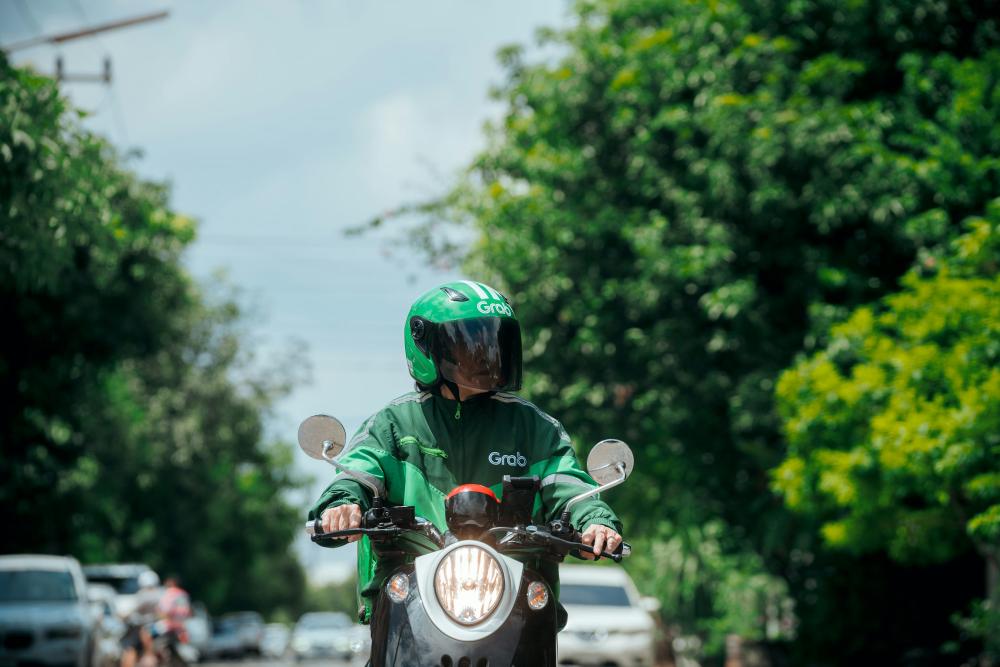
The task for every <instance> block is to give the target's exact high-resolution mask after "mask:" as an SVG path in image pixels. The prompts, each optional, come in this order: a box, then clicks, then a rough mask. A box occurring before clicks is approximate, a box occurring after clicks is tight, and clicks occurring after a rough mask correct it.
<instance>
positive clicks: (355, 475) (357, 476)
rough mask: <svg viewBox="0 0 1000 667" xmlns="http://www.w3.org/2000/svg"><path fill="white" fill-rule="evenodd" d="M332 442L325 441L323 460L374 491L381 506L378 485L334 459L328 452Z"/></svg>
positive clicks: (375, 500)
mask: <svg viewBox="0 0 1000 667" xmlns="http://www.w3.org/2000/svg"><path fill="white" fill-rule="evenodd" d="M332 444H333V443H331V442H330V441H329V440H327V441H325V442H324V443H323V460H324V461H326V462H327V463H329V464H330V465H332V466H333V467H334V468H336V469H337V470H338V471H339V472H341V473H343V474H344V475H347V476H348V477H350V478H351V479H353V480H354V481H355V482H357V483H358V484H360V485H361V486H363V487H365V488H366V489H368V490H369V491H371V492H372V498H373V501H374V502H375V503H377V504H378V505H379V506H381V504H382V497H381V496H380V495H379V492H378V487H376V486H375V485H374V484H372V483H371V482H370V481H368V480H367V479H365V478H364V477H362V476H361V475H360V474H359V473H358V472H357V471H355V470H351V469H350V468H348V467H347V466H344V465H341V464H340V463H337V462H336V461H335V460H334V459H333V457H332V456H327V452H329V451H330V447H331V446H332Z"/></svg>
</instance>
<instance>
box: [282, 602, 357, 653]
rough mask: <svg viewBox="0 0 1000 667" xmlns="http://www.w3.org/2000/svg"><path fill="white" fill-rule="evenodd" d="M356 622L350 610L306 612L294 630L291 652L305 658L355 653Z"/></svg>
mask: <svg viewBox="0 0 1000 667" xmlns="http://www.w3.org/2000/svg"><path fill="white" fill-rule="evenodd" d="M352 628H353V623H351V619H350V617H349V616H348V615H347V614H344V613H342V612H338V611H316V612H310V613H308V614H303V615H302V617H301V618H299V622H298V623H296V624H295V629H294V630H293V631H292V641H291V645H292V655H293V656H294V657H295V659H296V660H304V659H306V658H321V657H322V658H341V659H348V658H350V657H351V656H353V655H354V649H353V648H352V644H353V640H354V633H353V630H352Z"/></svg>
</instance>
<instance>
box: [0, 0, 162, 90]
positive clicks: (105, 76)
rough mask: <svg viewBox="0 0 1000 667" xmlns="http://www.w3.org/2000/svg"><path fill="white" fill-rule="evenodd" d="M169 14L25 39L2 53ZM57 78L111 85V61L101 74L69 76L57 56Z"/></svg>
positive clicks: (130, 19) (155, 14)
mask: <svg viewBox="0 0 1000 667" xmlns="http://www.w3.org/2000/svg"><path fill="white" fill-rule="evenodd" d="M169 14H170V12H168V11H167V10H163V11H159V12H154V13H152V14H143V15H141V16H133V17H131V18H127V19H120V20H118V21H111V22H110V23H100V24H97V25H93V26H89V27H86V28H80V29H78V30H72V31H70V32H62V33H58V34H55V35H39V36H38V37H32V38H31V39H25V40H22V41H20V42H15V43H13V44H9V45H7V46H0V51H4V52H5V53H13V52H14V51H19V50H21V49H28V48H31V47H32V46H38V45H40V44H64V43H65V42H71V41H73V40H75V39H82V38H84V37H91V36H93V35H97V34H99V33H102V32H110V31H111V30H119V29H121V28H128V27H130V26H134V25H139V24H141V23H149V22H150V21H158V20H160V19H165V18H167V16H169ZM55 78H56V79H57V80H59V81H87V82H96V83H105V84H110V83H111V59H110V58H109V57H107V56H105V57H104V69H103V71H102V72H101V73H100V74H68V73H67V72H66V68H65V65H64V63H63V59H62V56H57V57H56V74H55Z"/></svg>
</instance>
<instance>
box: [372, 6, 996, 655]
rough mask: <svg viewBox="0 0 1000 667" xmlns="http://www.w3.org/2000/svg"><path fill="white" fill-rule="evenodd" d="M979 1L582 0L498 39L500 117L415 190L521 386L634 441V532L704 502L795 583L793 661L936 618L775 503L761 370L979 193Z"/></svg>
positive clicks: (736, 541)
mask: <svg viewBox="0 0 1000 667" xmlns="http://www.w3.org/2000/svg"><path fill="white" fill-rule="evenodd" d="M995 10H996V3H993V2H985V3H980V4H975V3H973V4H963V5H961V6H957V5H956V6H952V5H949V4H947V3H944V4H942V3H934V2H929V1H919V0H918V1H906V0H897V1H894V2H877V1H875V0H871V1H865V0H862V1H860V2H855V3H849V4H846V5H845V4H844V3H843V2H836V1H833V0H813V1H806V2H796V3H785V2H773V3H772V2H753V1H750V0H747V1H746V2H741V1H739V0H720V1H716V2H710V3H692V2H685V1H683V0H585V1H581V2H577V3H576V4H575V10H574V14H575V16H576V22H575V24H574V25H573V26H571V27H570V28H568V29H566V30H562V31H554V30H543V31H541V32H540V38H541V42H542V44H543V45H546V46H548V47H550V51H549V52H550V53H557V54H559V55H558V56H556V57H554V58H552V59H546V60H542V61H541V62H528V61H527V59H526V57H525V55H524V51H523V49H521V48H518V47H512V48H509V49H506V50H504V51H503V52H502V53H501V56H500V57H501V61H502V63H503V65H504V67H505V70H506V78H505V81H504V82H503V83H502V84H501V85H500V86H498V88H497V89H496V91H495V97H496V99H497V100H499V101H500V102H501V103H502V104H503V106H504V109H505V111H504V114H503V117H502V118H501V119H500V121H499V122H497V123H494V124H493V125H492V126H491V127H489V128H488V137H489V142H488V147H487V149H486V150H484V151H483V152H482V154H481V155H479V157H478V158H477V159H476V161H475V163H474V165H473V166H472V168H471V169H470V172H469V175H468V178H467V179H465V180H464V181H463V182H462V183H461V184H459V186H458V187H456V188H455V189H454V190H453V191H452V192H450V193H449V194H448V195H446V196H445V197H443V198H442V199H441V200H439V201H435V202H430V203H428V204H423V205H418V206H414V207H410V208H408V209H404V211H406V212H415V213H418V214H425V215H426V216H427V224H425V225H424V226H423V227H422V228H420V229H419V230H418V232H417V233H416V235H415V236H414V241H415V242H416V243H417V244H418V245H422V246H423V247H424V248H425V249H426V250H428V251H429V252H430V253H431V254H432V255H437V256H439V255H442V254H443V255H445V256H448V255H449V254H450V255H451V256H457V257H459V258H461V259H462V260H463V261H465V262H466V267H467V268H468V269H469V270H470V271H471V272H474V273H476V274H477V275H480V276H482V277H483V278H484V279H488V280H490V281H494V282H496V283H499V284H502V285H504V286H505V287H506V289H507V290H508V291H509V293H510V296H511V297H512V299H513V301H514V302H515V303H516V304H517V305H518V314H519V317H520V319H521V321H522V324H523V327H524V329H525V331H526V333H527V340H526V352H525V356H526V360H525V363H526V367H527V369H528V373H529V374H528V382H527V386H526V391H527V393H528V394H530V396H531V397H532V398H533V399H534V400H536V401H537V402H538V403H540V404H541V405H542V406H544V407H545V408H546V409H547V410H549V411H551V412H552V413H553V414H555V415H557V416H559V417H560V418H561V419H562V420H563V421H564V422H565V423H566V424H567V426H568V427H569V429H570V431H571V433H573V434H574V435H575V436H576V437H577V439H578V440H579V441H584V442H593V441H594V440H596V439H597V438H599V437H601V436H604V435H606V434H609V433H613V434H616V435H620V436H622V437H624V438H625V439H626V440H628V441H630V442H631V443H633V447H634V448H635V450H636V454H637V461H638V466H637V470H638V472H637V477H638V478H637V479H636V480H635V481H633V482H632V483H631V484H629V485H627V487H624V488H623V490H621V491H619V492H617V495H616V505H617V506H619V507H621V508H622V509H624V511H625V513H626V516H625V518H626V524H627V525H628V527H629V531H630V532H632V533H640V534H641V533H643V532H647V533H654V531H655V528H656V524H658V523H659V522H661V521H662V520H663V516H668V517H674V518H678V519H679V520H680V517H683V519H682V520H683V522H684V523H685V525H690V526H701V525H707V524H708V523H709V522H710V521H713V520H717V519H719V520H721V521H722V525H724V526H725V527H726V529H725V530H724V531H723V534H722V535H721V536H720V538H719V539H720V543H721V544H722V548H724V549H726V550H727V551H728V552H730V553H740V552H742V551H744V550H749V551H750V552H751V553H756V554H758V555H759V556H760V557H761V559H760V560H759V561H758V562H763V563H766V564H767V566H768V567H769V568H770V569H771V570H772V571H773V572H777V573H780V574H781V575H782V576H784V577H785V578H786V580H787V582H788V584H789V587H790V589H791V591H792V593H793V594H794V596H795V598H796V601H797V613H798V614H799V615H800V618H801V619H802V623H801V625H800V633H801V636H802V638H803V641H802V642H801V643H800V649H801V650H802V651H803V653H802V654H801V655H800V658H801V659H807V658H809V659H814V660H817V661H829V662H837V661H838V660H841V661H842V660H846V659H847V658H848V657H849V656H853V657H858V656H865V657H869V658H874V657H876V656H886V657H889V656H899V655H901V654H902V653H903V652H904V651H906V650H908V649H909V648H912V647H917V648H918V649H920V647H922V646H925V645H928V643H933V642H935V641H937V637H938V636H939V635H940V633H941V632H943V631H944V630H942V629H941V628H942V627H944V626H947V604H950V602H949V603H947V604H946V603H943V602H942V601H941V599H938V598H935V597H934V596H935V595H936V594H937V593H933V594H932V595H930V596H929V597H928V598H927V600H926V606H924V607H920V608H919V610H917V609H916V608H912V609H911V610H910V611H907V612H906V613H892V614H890V615H889V621H888V622H885V615H886V613H887V611H888V610H897V609H898V608H899V607H901V606H903V604H904V603H903V601H902V598H901V597H900V595H901V594H900V593H899V592H896V593H894V594H891V595H890V594H887V595H884V596H883V597H882V598H880V599H877V600H874V601H872V602H871V603H870V604H867V605H866V604H856V605H853V607H854V608H855V609H856V610H857V613H856V614H854V615H850V616H849V615H845V614H843V613H842V609H843V608H844V606H845V605H846V604H847V603H846V601H847V600H854V599H860V598H862V597H864V592H865V591H867V590H872V589H871V588H870V586H871V583H870V581H871V579H873V578H878V579H879V580H880V581H884V582H893V585H888V584H887V590H889V591H894V590H896V591H899V590H903V589H904V588H905V586H904V585H903V582H905V581H908V580H909V579H910V578H911V577H915V578H919V576H920V575H919V573H918V572H915V571H914V572H910V571H903V570H901V569H899V568H896V567H895V566H894V565H893V564H892V563H890V562H888V561H886V560H880V559H879V558H878V557H876V556H872V557H868V558H848V557H844V556H841V555H835V554H824V553H822V551H821V549H822V545H821V544H819V543H817V542H816V540H814V538H813V537H812V536H813V534H814V531H813V527H812V526H811V525H810V524H809V520H808V518H799V517H796V516H794V515H790V514H789V513H788V512H787V511H786V510H785V509H784V508H783V507H782V505H781V503H780V502H778V501H777V499H776V498H775V496H774V495H773V494H772V493H771V490H770V486H769V485H770V473H769V471H770V470H771V469H772V468H773V467H774V466H775V465H777V464H779V463H780V462H781V460H782V458H783V451H784V442H783V439H782V432H781V428H780V419H779V417H778V413H777V411H776V408H775V403H774V388H775V382H776V381H777V378H778V376H779V374H780V372H781V371H782V370H783V369H784V368H786V367H787V366H789V365H790V364H791V363H792V361H793V360H794V359H795V357H796V355H797V354H799V353H801V352H802V351H803V350H804V351H815V350H817V349H819V348H821V347H822V346H823V345H824V344H825V342H826V338H825V337H826V332H827V329H828V326H829V324H830V323H832V322H834V321H837V320H839V319H842V318H843V317H844V316H846V315H847V314H848V313H849V312H850V310H851V309H853V308H854V307H856V306H858V305H861V304H865V303H869V302H871V301H873V300H875V299H877V298H879V297H881V296H882V295H884V294H886V293H888V292H892V291H894V290H895V289H897V287H898V284H899V282H898V281H899V279H900V277H901V276H902V275H904V273H905V272H906V271H907V270H908V269H909V267H910V266H911V265H912V263H913V262H914V260H916V259H918V258H920V257H923V256H926V255H927V254H928V253H931V252H933V251H934V249H936V248H938V247H940V246H941V245H942V244H945V243H947V242H948V240H950V239H951V238H953V237H954V236H956V235H957V234H958V233H960V227H959V224H958V221H960V220H961V219H963V218H965V217H966V216H968V215H970V214H974V213H979V212H982V211H983V210H984V208H985V205H986V202H988V201H989V200H990V199H991V198H992V197H995V196H996V193H997V192H998V188H1000V183H998V174H1000V171H998V169H997V165H998V162H997V158H996V156H997V155H1000V133H998V132H997V127H1000V122H998V120H1000V119H998V101H1000V100H998V88H997V82H996V72H997V71H998V69H1000V51H998V50H997V47H998V44H1000V31H998V29H997V25H998V24H997V16H1000V12H997V11H995ZM376 222H379V221H376ZM452 225H457V226H458V227H460V228H461V227H466V228H471V229H472V230H473V231H474V233H475V237H476V240H475V241H474V243H473V244H472V246H471V248H468V249H464V248H463V247H461V246H457V247H456V246H455V245H453V244H451V242H450V241H449V238H450V237H449V229H451V226H452ZM466 250H467V251H466ZM650 507H658V508H662V514H659V513H656V512H651V511H649V508H650ZM629 508H633V509H631V510H630V509H629ZM753 560H754V559H747V560H746V561H745V562H753ZM952 565H953V566H954V567H955V568H959V567H960V564H958V563H952ZM949 572H950V570H949ZM938 574H939V575H940V574H941V573H940V572H938ZM896 577H899V579H898V581H897V579H896ZM897 583H898V584H900V585H898V586H897V585H895V584H897ZM700 585H701V586H703V588H704V590H705V591H710V590H711V589H712V582H710V581H707V580H701V583H700ZM963 586H964V584H960V585H956V586H954V588H956V589H957V590H960V591H962V593H961V594H960V595H959V597H961V595H967V594H968V588H966V587H963ZM664 602H665V603H669V602H670V600H669V599H665V600H664ZM712 604H719V605H725V604H726V603H725V601H724V600H723V599H722V598H721V597H719V596H713V602H712ZM664 612H665V614H666V615H668V616H669V615H671V614H677V615H679V616H683V614H684V611H683V609H679V608H672V607H670V606H669V605H667V604H665V606H664ZM911 612H912V613H911ZM720 613H721V612H720ZM724 615H725V614H723V616H724ZM876 617H877V618H878V621H877V622H876V621H875V620H874V619H875V618H876ZM928 628H931V629H935V628H936V629H935V630H933V631H930V630H928ZM920 650H922V649H920Z"/></svg>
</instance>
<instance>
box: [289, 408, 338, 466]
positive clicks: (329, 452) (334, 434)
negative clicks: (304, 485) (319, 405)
mask: <svg viewBox="0 0 1000 667" xmlns="http://www.w3.org/2000/svg"><path fill="white" fill-rule="evenodd" d="M345 444H347V430H346V429H344V425H343V424H341V423H340V420H339V419H337V418H336V417H331V416H330V415H313V416H312V417H309V418H308V419H306V420H305V421H303V422H302V423H301V424H299V447H301V448H302V451H304V452H305V453H306V454H308V455H309V456H311V457H312V458H314V459H318V460H320V461H329V460H331V459H333V458H336V457H337V455H339V454H340V453H341V452H342V451H344V445H345Z"/></svg>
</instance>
